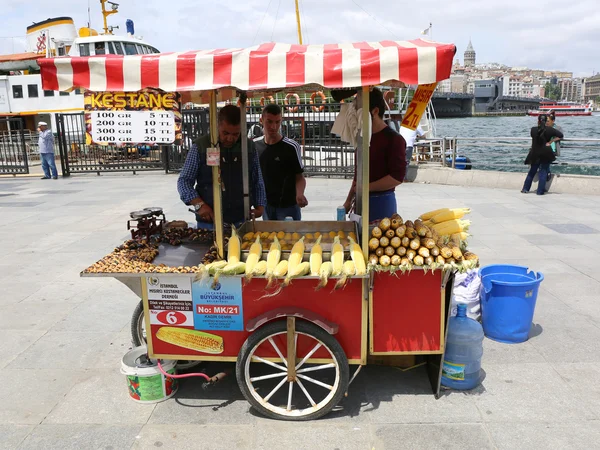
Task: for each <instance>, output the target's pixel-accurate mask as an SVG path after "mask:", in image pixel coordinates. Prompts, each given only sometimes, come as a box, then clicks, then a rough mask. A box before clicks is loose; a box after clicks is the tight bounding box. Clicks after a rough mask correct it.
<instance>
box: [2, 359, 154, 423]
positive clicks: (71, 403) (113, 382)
mask: <svg viewBox="0 0 600 450" xmlns="http://www.w3.org/2000/svg"><path fill="white" fill-rule="evenodd" d="M155 406H156V404H154V403H150V404H141V403H137V402H135V401H134V400H132V399H131V398H130V397H129V394H128V393H127V384H126V381H125V375H121V374H120V373H119V371H118V370H117V369H103V370H100V369H96V370H90V371H88V377H87V379H85V380H83V381H81V382H79V383H77V384H75V385H74V386H73V387H72V389H71V390H70V391H69V392H68V394H67V395H66V396H65V397H64V399H62V400H61V402H60V403H59V404H58V405H57V406H56V407H55V408H54V409H53V410H52V412H50V414H48V415H47V416H46V418H45V419H44V424H105V425H106V424H114V425H133V424H145V423H146V422H147V421H148V418H149V417H150V415H151V414H152V411H153V410H154V408H155ZM0 414H1V413H0Z"/></svg>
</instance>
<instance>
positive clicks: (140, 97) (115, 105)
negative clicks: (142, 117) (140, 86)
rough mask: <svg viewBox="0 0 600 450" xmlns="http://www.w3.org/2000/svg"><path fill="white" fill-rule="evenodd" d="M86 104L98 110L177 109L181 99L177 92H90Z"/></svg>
mask: <svg viewBox="0 0 600 450" xmlns="http://www.w3.org/2000/svg"><path fill="white" fill-rule="evenodd" d="M85 100H86V104H88V103H89V105H90V108H91V110H92V111H94V110H98V109H127V110H140V109H144V108H145V109H152V110H156V109H175V108H177V106H178V103H179V101H178V100H179V99H178V95H177V93H175V92H148V91H146V92H89V93H86V97H85Z"/></svg>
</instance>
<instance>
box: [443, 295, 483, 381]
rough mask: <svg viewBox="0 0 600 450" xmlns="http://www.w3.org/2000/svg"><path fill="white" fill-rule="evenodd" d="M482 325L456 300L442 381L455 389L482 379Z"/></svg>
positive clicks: (447, 341) (450, 324) (449, 330)
mask: <svg viewBox="0 0 600 450" xmlns="http://www.w3.org/2000/svg"><path fill="white" fill-rule="evenodd" d="M483 336H484V335H483V328H482V326H481V324H480V323H479V322H477V321H476V320H473V319H469V318H468V317H467V307H466V305H464V304H459V305H458V307H457V313H456V317H451V318H450V323H449V325H448V338H447V340H446V352H445V353H444V361H443V367H442V385H444V386H446V387H449V388H452V389H458V390H468V389H473V388H475V387H477V386H478V385H479V383H481V357H482V356H483Z"/></svg>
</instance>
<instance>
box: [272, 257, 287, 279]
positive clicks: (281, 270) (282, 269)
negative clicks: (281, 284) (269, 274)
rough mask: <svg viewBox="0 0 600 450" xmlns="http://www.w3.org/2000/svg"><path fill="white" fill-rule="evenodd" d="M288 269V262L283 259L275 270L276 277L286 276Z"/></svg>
mask: <svg viewBox="0 0 600 450" xmlns="http://www.w3.org/2000/svg"><path fill="white" fill-rule="evenodd" d="M287 271H288V262H287V260H285V259H284V260H283V261H279V264H277V267H275V270H274V271H273V275H274V276H276V277H280V278H281V277H285V274H286V273H287Z"/></svg>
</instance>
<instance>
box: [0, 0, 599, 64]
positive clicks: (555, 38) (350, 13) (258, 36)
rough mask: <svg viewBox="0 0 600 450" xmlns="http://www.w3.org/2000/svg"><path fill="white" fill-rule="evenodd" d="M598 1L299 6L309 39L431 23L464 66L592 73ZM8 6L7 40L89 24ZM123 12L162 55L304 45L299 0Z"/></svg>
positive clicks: (131, 3) (341, 1)
mask: <svg viewBox="0 0 600 450" xmlns="http://www.w3.org/2000/svg"><path fill="white" fill-rule="evenodd" d="M118 2H119V1H118V0H117V3H118ZM597 2H598V0H577V2H571V3H570V4H568V6H567V5H565V3H564V2H563V1H561V0H546V1H545V2H543V3H532V2H530V1H523V0H504V1H503V2H482V1H478V0H452V1H451V2H450V1H441V0H420V1H419V2H414V1H410V2H409V1H407V0H395V1H389V0H369V1H367V0H300V9H301V12H302V28H303V30H302V31H303V37H304V41H305V42H308V43H333V42H357V41H373V40H384V39H414V38H417V37H420V32H421V30H423V29H424V28H426V27H427V26H428V25H429V23H430V22H431V23H432V24H433V39H434V40H436V41H441V42H452V43H455V44H456V45H457V47H458V53H457V56H458V57H459V58H460V59H461V60H462V55H463V52H464V50H465V48H466V46H467V43H468V41H469V39H472V42H473V46H474V47H475V50H476V52H477V61H478V62H498V63H503V64H506V65H512V66H529V67H531V68H539V69H547V70H549V69H557V70H570V71H573V72H575V73H576V74H581V75H590V74H591V72H592V71H593V70H600V63H598V61H600V50H599V48H598V46H597V44H596V43H597V42H600V27H598V25H597V24H599V23H600V8H598V6H597ZM2 3H3V6H2V8H3V9H2V22H3V27H2V32H0V34H1V35H2V36H23V35H24V34H25V29H26V27H27V25H29V24H31V22H32V21H41V20H44V19H46V18H47V17H48V16H51V15H55V16H62V15H67V16H72V17H73V19H75V22H76V24H77V26H78V27H79V26H84V25H85V24H86V23H87V2H85V1H84V0H54V1H53V2H52V12H49V11H50V10H48V9H43V12H39V11H42V10H41V9H40V7H39V2H38V1H34V0H12V1H10V2H8V1H4V2H2ZM4 3H6V5H4ZM90 3H91V8H92V25H93V26H94V27H95V28H97V29H99V28H100V25H101V16H100V6H99V2H97V1H96V0H92V1H91V2H90ZM278 10H279V11H278ZM119 11H120V13H119V15H117V16H112V17H109V22H110V23H111V24H113V25H117V24H118V25H120V27H121V28H120V30H119V31H120V32H124V28H125V20H126V19H128V18H131V19H133V20H134V21H135V24H136V34H138V35H142V36H143V37H144V39H145V40H147V41H148V42H150V43H151V44H153V45H154V46H156V47H157V48H159V49H161V50H163V51H186V50H193V49H203V48H224V47H225V48H228V47H246V46H250V45H253V44H258V43H261V42H268V41H270V40H271V38H272V39H273V40H275V41H278V42H292V43H294V42H297V40H298V37H297V32H296V17H295V11H294V2H293V1H292V0H269V1H267V0H242V1H240V0H232V1H227V2H225V1H218V0H201V1H200V0H178V1H176V2H175V1H173V2H165V1H164V0H121V2H120V8H119ZM276 18H277V20H276ZM5 41H6V40H5V39H0V51H4V52H7V51H9V52H10V51H11V47H12V45H13V43H12V41H11V42H9V43H8V48H7V44H6V42H5Z"/></svg>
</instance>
